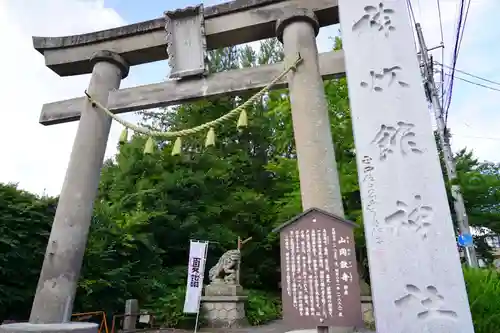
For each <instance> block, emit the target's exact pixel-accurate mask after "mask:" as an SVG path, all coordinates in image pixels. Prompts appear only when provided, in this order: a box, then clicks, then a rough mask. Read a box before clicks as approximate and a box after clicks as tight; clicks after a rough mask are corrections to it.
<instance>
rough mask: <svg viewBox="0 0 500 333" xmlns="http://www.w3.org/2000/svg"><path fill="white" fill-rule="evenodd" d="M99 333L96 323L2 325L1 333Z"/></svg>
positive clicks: (0, 327)
mask: <svg viewBox="0 0 500 333" xmlns="http://www.w3.org/2000/svg"><path fill="white" fill-rule="evenodd" d="M28 332H29V333H97V324H94V323H64V324H31V323H15V324H5V325H0V333H28Z"/></svg>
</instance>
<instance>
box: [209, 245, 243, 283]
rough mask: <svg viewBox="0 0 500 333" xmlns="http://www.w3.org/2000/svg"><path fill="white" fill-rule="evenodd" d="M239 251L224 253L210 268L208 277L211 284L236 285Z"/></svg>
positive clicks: (239, 258)
mask: <svg viewBox="0 0 500 333" xmlns="http://www.w3.org/2000/svg"><path fill="white" fill-rule="evenodd" d="M240 260H241V253H240V250H229V251H227V252H225V253H224V254H223V255H222V256H221V257H220V259H219V261H218V262H217V264H215V266H214V267H212V268H210V271H209V272H208V276H209V278H210V281H211V282H213V283H226V284H237V283H238V270H239V269H240Z"/></svg>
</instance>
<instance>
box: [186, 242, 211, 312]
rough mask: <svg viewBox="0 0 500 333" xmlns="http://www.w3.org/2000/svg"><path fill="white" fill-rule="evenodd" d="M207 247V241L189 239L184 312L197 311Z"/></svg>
mask: <svg viewBox="0 0 500 333" xmlns="http://www.w3.org/2000/svg"><path fill="white" fill-rule="evenodd" d="M207 249H208V242H199V241H190V245H189V263H188V275H187V287H186V298H185V300H184V313H198V312H199V308H200V299H201V292H202V290H203V276H204V273H205V260H206V256H207Z"/></svg>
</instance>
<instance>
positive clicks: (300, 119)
mask: <svg viewBox="0 0 500 333" xmlns="http://www.w3.org/2000/svg"><path fill="white" fill-rule="evenodd" d="M318 32H319V24H318V20H317V19H316V16H315V14H314V12H312V11H310V10H306V9H304V10H300V9H299V10H297V11H295V12H293V13H290V15H287V16H286V17H283V18H282V19H281V20H278V22H277V23H276V34H277V37H278V39H279V40H280V41H281V42H282V43H283V49H284V52H285V59H286V61H287V60H288V61H292V60H293V59H295V58H296V57H297V53H300V55H301V57H302V58H303V59H304V61H303V62H302V63H301V65H300V66H298V68H297V70H296V71H295V72H292V73H290V74H289V76H288V87H289V89H290V100H291V107H292V120H293V131H294V136H295V146H296V149H297V160H298V165H299V175H300V192H301V196H302V209H303V210H307V209H309V208H314V207H316V208H320V209H323V210H325V211H327V212H329V213H332V214H336V215H338V216H341V217H343V216H344V208H343V206H342V198H341V194H340V186H339V177H338V172H337V163H336V161H335V151H334V147H333V142H332V134H331V130H330V127H331V126H330V120H329V116H328V108H327V104H326V98H325V90H324V86H323V79H322V78H321V74H320V71H319V63H318V48H317V45H316V35H317V34H318ZM286 61H285V62H286Z"/></svg>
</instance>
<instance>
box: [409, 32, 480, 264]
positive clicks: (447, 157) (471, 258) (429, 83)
mask: <svg viewBox="0 0 500 333" xmlns="http://www.w3.org/2000/svg"><path fill="white" fill-rule="evenodd" d="M415 28H416V30H417V38H418V42H419V44H420V56H421V59H422V62H423V65H424V66H423V72H424V73H423V74H424V78H425V90H426V94H427V97H428V98H429V100H430V101H431V103H432V105H433V108H434V115H435V118H436V123H437V129H438V134H439V142H440V144H441V150H442V152H443V158H444V164H445V166H446V173H447V175H448V181H449V182H450V183H451V184H452V185H451V195H452V197H453V207H454V208H455V213H456V217H457V222H458V227H459V229H460V234H461V235H465V236H467V235H471V232H470V228H469V221H468V218H467V212H466V210H465V204H464V198H463V196H462V192H461V191H460V185H458V184H456V179H457V172H456V166H455V160H454V158H453V153H452V151H451V146H450V139H449V136H448V135H447V133H446V124H445V122H444V117H443V106H442V105H441V101H440V100H439V96H438V92H437V89H436V83H435V82H434V73H433V71H432V64H431V63H430V61H429V53H428V51H429V50H428V49H427V46H426V45H425V41H424V35H423V33H422V27H421V26H420V23H416V24H415ZM465 258H466V259H467V264H468V265H469V266H470V267H478V261H477V257H476V250H475V248H474V242H473V243H472V244H471V245H469V246H465Z"/></svg>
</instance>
